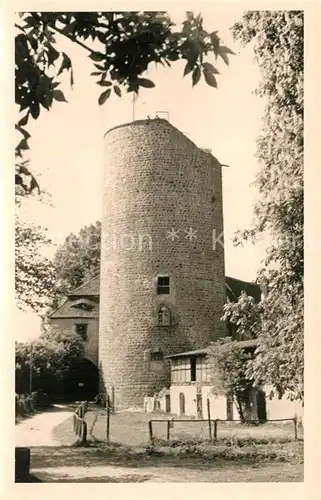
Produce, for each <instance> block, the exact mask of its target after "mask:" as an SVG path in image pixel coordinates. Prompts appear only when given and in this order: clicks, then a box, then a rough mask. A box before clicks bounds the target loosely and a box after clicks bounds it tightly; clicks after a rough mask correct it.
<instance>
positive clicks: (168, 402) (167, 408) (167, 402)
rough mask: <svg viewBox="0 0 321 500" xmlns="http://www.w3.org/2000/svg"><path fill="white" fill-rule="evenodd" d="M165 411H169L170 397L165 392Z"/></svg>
mask: <svg viewBox="0 0 321 500" xmlns="http://www.w3.org/2000/svg"><path fill="white" fill-rule="evenodd" d="M165 411H166V413H170V412H171V398H170V395H169V394H166V396H165Z"/></svg>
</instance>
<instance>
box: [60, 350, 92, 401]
mask: <svg viewBox="0 0 321 500" xmlns="http://www.w3.org/2000/svg"><path fill="white" fill-rule="evenodd" d="M64 392H65V397H66V399H67V400H69V401H80V400H81V401H84V400H87V401H92V400H93V399H94V398H95V397H96V396H97V394H98V392H99V374H98V367H97V366H96V365H95V364H94V363H93V362H92V361H90V360H89V359H86V358H84V359H83V360H81V361H80V362H79V363H77V366H76V367H75V368H74V370H73V371H72V372H71V373H70V376H69V377H68V379H67V380H66V384H65V391H64Z"/></svg>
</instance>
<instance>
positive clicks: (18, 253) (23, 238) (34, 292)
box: [15, 213, 55, 312]
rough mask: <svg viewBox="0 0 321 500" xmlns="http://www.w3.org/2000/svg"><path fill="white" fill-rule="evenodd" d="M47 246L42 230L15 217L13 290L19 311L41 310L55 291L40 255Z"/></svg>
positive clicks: (49, 270) (47, 261)
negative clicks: (14, 290)
mask: <svg viewBox="0 0 321 500" xmlns="http://www.w3.org/2000/svg"><path fill="white" fill-rule="evenodd" d="M50 244H51V240H50V239H49V238H48V236H47V234H46V231H45V230H44V229H43V228H41V227H40V226H37V225H35V224H32V223H30V222H26V221H23V220H22V219H21V218H20V217H19V215H18V214H17V213H16V218H15V289H16V299H17V305H18V307H19V309H22V310H26V309H27V308H32V309H33V310H34V311H36V312H39V311H41V310H42V309H43V308H44V307H45V306H46V304H47V303H48V299H49V298H50V295H51V294H52V293H53V292H54V290H55V273H54V266H53V263H52V261H51V260H50V259H48V258H47V257H45V256H44V253H43V251H44V249H45V248H47V247H48V245H50Z"/></svg>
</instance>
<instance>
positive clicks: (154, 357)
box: [150, 351, 164, 361]
mask: <svg viewBox="0 0 321 500" xmlns="http://www.w3.org/2000/svg"><path fill="white" fill-rule="evenodd" d="M163 359H164V355H163V353H162V351H154V352H152V353H151V356H150V360H151V361H163Z"/></svg>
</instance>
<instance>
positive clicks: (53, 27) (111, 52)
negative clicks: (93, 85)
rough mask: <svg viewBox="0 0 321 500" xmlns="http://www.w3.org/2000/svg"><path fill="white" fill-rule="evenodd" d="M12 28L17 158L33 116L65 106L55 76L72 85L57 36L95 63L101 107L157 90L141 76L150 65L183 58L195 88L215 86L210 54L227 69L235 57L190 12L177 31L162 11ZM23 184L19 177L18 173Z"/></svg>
mask: <svg viewBox="0 0 321 500" xmlns="http://www.w3.org/2000/svg"><path fill="white" fill-rule="evenodd" d="M19 16H20V20H19V22H17V23H16V24H15V27H16V29H17V30H18V34H17V35H16V37H15V82H16V93H15V95H16V104H17V105H18V106H19V109H20V111H21V112H22V111H23V112H24V114H23V116H22V118H21V119H20V120H19V122H18V123H17V124H16V130H17V131H18V132H19V133H20V134H21V140H20V142H19V144H18V145H17V147H16V155H17V156H20V157H22V154H23V152H24V151H26V150H27V149H29V146H28V139H29V137H30V134H29V132H28V131H27V130H26V126H27V124H28V121H29V119H30V117H32V118H33V119H35V120H36V119H37V118H38V117H39V115H40V112H41V108H44V109H47V110H49V109H50V108H51V106H52V105H53V103H54V102H55V101H58V102H66V99H65V96H64V94H63V92H62V91H61V90H60V89H59V85H60V81H59V79H60V75H62V74H63V73H64V72H67V73H69V75H70V85H71V86H73V83H74V76H73V67H72V61H71V59H70V57H69V56H68V54H66V53H65V52H61V53H60V52H59V51H58V50H57V46H56V37H57V35H58V36H59V35H61V36H64V37H66V38H68V39H69V40H71V41H72V42H74V43H76V44H78V45H80V46H81V47H82V48H83V49H84V50H86V52H87V53H88V56H89V57H90V59H91V60H92V62H93V66H94V71H93V72H92V75H93V76H95V77H98V80H97V84H98V85H100V86H101V87H102V94H101V95H100V97H99V104H100V105H102V104H104V103H105V102H106V100H107V99H108V98H109V97H110V96H111V95H112V93H114V94H115V95H116V96H119V97H121V95H122V93H124V92H135V93H137V94H138V92H139V89H140V88H141V87H144V88H152V87H154V83H153V82H152V81H150V80H149V79H147V78H145V77H142V75H143V74H144V72H145V71H146V70H147V69H148V67H149V65H150V64H151V63H155V64H161V65H163V66H165V65H166V66H169V67H170V66H171V63H172V62H176V61H178V60H180V59H183V60H185V61H186V65H185V69H184V76H185V75H187V74H189V73H190V74H191V75H192V84H193V85H196V84H197V83H198V82H199V81H200V79H201V77H202V75H203V78H204V80H205V81H206V83H207V84H208V85H210V86H212V87H217V81H216V77H215V75H216V74H218V71H217V69H216V68H215V66H214V65H213V64H211V63H210V62H208V61H207V60H205V59H207V58H208V55H209V53H213V55H214V56H215V58H217V57H218V56H220V57H221V58H222V59H223V60H224V61H225V63H226V64H228V54H233V52H232V51H231V50H230V49H229V48H227V47H225V46H224V45H222V44H221V41H220V39H219V37H218V34H217V33H218V32H217V31H213V32H212V33H208V32H206V31H205V30H204V28H203V19H202V16H201V15H198V16H194V14H193V13H192V12H187V15H186V20H185V21H184V22H183V24H182V28H181V31H180V30H179V29H177V27H175V25H174V24H173V22H172V21H171V19H170V18H169V16H168V14H167V13H166V12H24V13H20V14H19ZM16 182H18V183H19V184H21V182H20V171H19V169H18V171H16Z"/></svg>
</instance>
